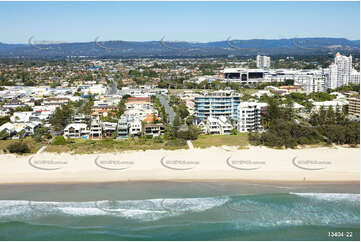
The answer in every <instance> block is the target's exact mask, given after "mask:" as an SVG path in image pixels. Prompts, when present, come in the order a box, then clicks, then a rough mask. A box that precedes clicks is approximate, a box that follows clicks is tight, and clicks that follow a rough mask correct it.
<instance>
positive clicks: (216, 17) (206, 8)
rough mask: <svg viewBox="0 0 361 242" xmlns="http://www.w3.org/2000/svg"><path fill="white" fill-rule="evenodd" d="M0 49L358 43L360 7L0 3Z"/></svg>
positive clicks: (351, 4)
mask: <svg viewBox="0 0 361 242" xmlns="http://www.w3.org/2000/svg"><path fill="white" fill-rule="evenodd" d="M0 20H1V21H0V29H1V36H0V42H3V43H27V42H28V40H29V38H30V37H31V36H33V37H34V39H35V40H39V41H40V40H44V41H45V40H46V41H57V42H62V41H63V42H92V41H94V40H95V38H97V37H99V39H98V40H99V41H107V40H126V41H159V40H160V39H161V38H162V37H163V36H165V41H193V42H209V41H222V40H226V39H227V38H228V37H229V36H231V37H232V39H242V40H244V39H283V38H295V37H335V38H347V39H350V40H359V39H360V3H359V2H0Z"/></svg>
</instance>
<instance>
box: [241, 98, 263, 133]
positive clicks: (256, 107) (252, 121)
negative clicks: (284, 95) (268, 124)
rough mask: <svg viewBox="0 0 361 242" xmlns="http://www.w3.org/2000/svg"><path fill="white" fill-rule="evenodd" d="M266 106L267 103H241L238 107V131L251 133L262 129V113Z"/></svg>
mask: <svg viewBox="0 0 361 242" xmlns="http://www.w3.org/2000/svg"><path fill="white" fill-rule="evenodd" d="M266 106H267V104H266V103H255V102H241V103H240V105H239V106H238V116H239V118H238V124H237V129H238V131H239V132H249V131H255V130H258V129H260V128H261V113H262V112H263V109H264V108H265V107H266Z"/></svg>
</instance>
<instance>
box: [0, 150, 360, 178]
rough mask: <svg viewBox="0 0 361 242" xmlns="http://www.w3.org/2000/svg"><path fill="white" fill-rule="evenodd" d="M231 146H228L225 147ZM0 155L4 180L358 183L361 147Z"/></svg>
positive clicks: (1, 176) (0, 170)
mask: <svg viewBox="0 0 361 242" xmlns="http://www.w3.org/2000/svg"><path fill="white" fill-rule="evenodd" d="M226 148H227V149H226ZM226 148H225V147H212V148H206V149H198V148H195V149H188V150H171V151H170V150H146V151H125V152H121V153H119V152H118V153H99V154H81V155H80V154H69V153H62V154H54V153H40V154H33V155H30V156H19V155H12V154H5V155H0V185H10V184H78V183H82V184H84V183H112V182H261V183H277V182H279V183H302V184H320V183H322V182H323V183H325V182H327V183H352V184H355V183H359V181H360V172H359V170H360V149H359V148H344V147H322V148H321V147H318V148H314V147H311V148H303V149H283V150H278V149H270V148H265V147H257V146H251V147H250V148H249V149H242V150H238V149H235V148H234V147H226Z"/></svg>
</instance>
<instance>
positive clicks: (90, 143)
mask: <svg viewBox="0 0 361 242" xmlns="http://www.w3.org/2000/svg"><path fill="white" fill-rule="evenodd" d="M68 142H69V141H68ZM187 148H188V146H187V145H179V146H167V145H166V141H164V142H162V143H157V142H155V141H154V140H152V139H124V140H112V139H103V140H85V139H71V140H70V142H69V143H68V144H66V145H49V146H48V147H47V149H46V150H45V151H46V152H57V153H62V152H71V153H74V154H90V153H98V152H100V153H106V152H119V151H125V150H160V149H167V150H172V149H187Z"/></svg>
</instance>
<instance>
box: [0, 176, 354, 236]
mask: <svg viewBox="0 0 361 242" xmlns="http://www.w3.org/2000/svg"><path fill="white" fill-rule="evenodd" d="M0 191H1V192H0V240H336V239H341V240H359V239H360V231H359V226H360V206H359V204H360V195H359V184H322V183H319V184H297V183H291V184H277V183H267V184H265V183H254V182H253V183H252V182H203V183H202V182H197V183H194V182H128V183H104V184H64V185H60V184H57V185H2V186H0ZM329 232H343V235H341V234H340V237H332V238H331V237H329ZM351 236H352V237H351Z"/></svg>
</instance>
